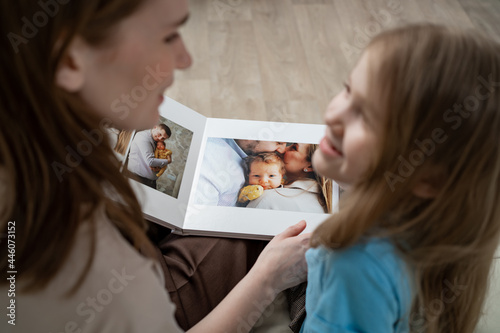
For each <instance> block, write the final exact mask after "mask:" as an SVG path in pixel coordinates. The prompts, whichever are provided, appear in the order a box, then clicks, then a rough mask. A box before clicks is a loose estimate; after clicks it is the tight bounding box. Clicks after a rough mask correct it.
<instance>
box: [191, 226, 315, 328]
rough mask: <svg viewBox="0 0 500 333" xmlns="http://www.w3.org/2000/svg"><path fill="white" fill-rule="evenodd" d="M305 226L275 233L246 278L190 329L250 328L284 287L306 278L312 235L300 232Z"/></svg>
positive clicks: (291, 285)
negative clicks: (306, 257)
mask: <svg viewBox="0 0 500 333" xmlns="http://www.w3.org/2000/svg"><path fill="white" fill-rule="evenodd" d="M305 227H306V222H305V221H300V222H299V223H297V224H296V225H293V226H291V227H289V228H288V229H286V230H285V231H283V232H282V233H281V234H279V235H277V236H276V237H274V238H273V240H272V241H271V242H269V244H268V245H267V246H266V248H265V249H264V251H262V253H261V254H260V256H259V258H258V259H257V262H256V263H255V265H254V266H253V267H252V269H251V270H250V272H248V274H247V275H246V276H245V277H244V278H243V280H241V281H240V283H238V284H237V285H236V287H234V289H233V290H232V291H231V292H230V293H229V295H227V296H226V298H224V300H222V302H220V303H219V305H217V307H216V308H215V309H214V310H213V311H212V312H210V314H209V315H208V316H206V317H205V318H204V319H203V320H202V321H200V322H199V323H198V324H196V326H194V327H193V328H192V329H190V330H189V332H192V333H195V332H196V333H198V332H248V331H250V329H251V328H252V326H253V325H254V324H255V322H256V321H257V320H258V319H259V318H260V316H261V314H262V312H263V311H264V310H265V309H266V307H267V306H269V304H271V302H272V301H273V300H274V298H275V297H276V295H277V294H278V293H279V292H280V291H282V290H284V289H286V288H289V287H293V286H295V285H297V284H299V283H300V282H303V281H305V279H306V275H307V266H306V260H305V252H306V250H307V249H308V248H309V238H310V236H311V234H304V235H299V234H300V233H301V232H302V231H304V229H305Z"/></svg>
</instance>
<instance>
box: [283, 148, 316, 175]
mask: <svg viewBox="0 0 500 333" xmlns="http://www.w3.org/2000/svg"><path fill="white" fill-rule="evenodd" d="M308 149H309V144H306V143H293V144H291V145H290V146H288V147H287V148H286V151H285V155H284V156H283V161H284V162H285V169H286V173H287V174H300V173H302V172H304V169H306V168H310V167H311V162H309V161H308V160H307V155H308Z"/></svg>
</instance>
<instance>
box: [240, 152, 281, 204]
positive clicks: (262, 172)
mask: <svg viewBox="0 0 500 333" xmlns="http://www.w3.org/2000/svg"><path fill="white" fill-rule="evenodd" d="M246 164H247V169H248V176H247V178H248V180H247V185H246V186H244V187H243V188H242V189H241V191H240V194H239V196H238V202H239V203H240V204H244V203H248V201H251V200H255V199H257V198H258V197H260V196H261V195H262V194H263V193H264V190H270V189H273V188H278V187H282V186H283V181H284V178H283V177H284V176H285V173H286V169H285V162H283V159H282V158H281V157H280V156H279V155H278V154H277V153H276V152H272V153H260V154H258V155H255V156H248V157H247V158H246Z"/></svg>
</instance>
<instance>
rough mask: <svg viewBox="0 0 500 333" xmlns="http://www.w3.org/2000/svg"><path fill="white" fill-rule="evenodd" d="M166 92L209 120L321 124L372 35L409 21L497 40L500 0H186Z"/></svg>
mask: <svg viewBox="0 0 500 333" xmlns="http://www.w3.org/2000/svg"><path fill="white" fill-rule="evenodd" d="M190 5H191V18H190V20H189V22H188V24H187V25H186V26H185V27H184V28H183V29H182V35H183V37H184V40H185V43H186V45H187V47H188V49H189V50H190V51H191V53H192V56H193V59H194V62H193V66H192V67H191V68H190V69H188V70H186V71H184V72H178V73H177V74H176V81H175V83H174V85H173V86H172V87H171V88H169V89H168V90H167V95H168V96H170V97H172V98H174V99H175V100H177V101H179V102H181V103H183V104H185V105H187V106H188V107H190V108H192V109H194V110H196V111H198V112H200V113H202V114H204V115H206V116H210V117H220V118H239V119H257V120H274V121H288V122H308V123H322V119H323V118H322V117H323V111H324V110H325V108H326V105H327V104H328V102H329V100H330V99H331V98H332V97H333V96H334V95H335V94H336V93H337V92H338V91H340V90H341V89H342V82H343V81H344V79H345V78H346V76H347V75H348V73H349V72H350V70H351V68H352V66H353V65H354V64H355V61H356V59H357V58H358V56H359V54H360V52H361V50H362V49H363V47H364V46H365V45H366V43H367V41H368V40H369V38H370V36H373V35H374V34H376V33H377V32H378V31H381V30H382V29H387V28H389V27H393V26H396V25H401V24H405V23H409V22H421V21H426V22H434V23H443V24H450V25H455V26H461V27H464V28H468V27H476V28H478V29H479V30H482V31H484V32H485V33H487V34H488V35H490V36H491V37H492V38H496V39H498V40H500V0H190Z"/></svg>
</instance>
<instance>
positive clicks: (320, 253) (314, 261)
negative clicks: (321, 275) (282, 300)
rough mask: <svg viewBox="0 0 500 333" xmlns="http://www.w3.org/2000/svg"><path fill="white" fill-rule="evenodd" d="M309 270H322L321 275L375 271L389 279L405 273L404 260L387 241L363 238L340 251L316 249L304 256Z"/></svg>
mask: <svg viewBox="0 0 500 333" xmlns="http://www.w3.org/2000/svg"><path fill="white" fill-rule="evenodd" d="M306 258H307V263H308V265H309V266H310V267H313V266H318V267H322V268H323V270H324V272H325V273H327V274H328V273H329V272H331V269H333V268H334V267H335V272H339V271H342V270H345V271H347V272H351V273H352V274H357V273H363V272H369V273H371V274H373V273H374V272H379V273H380V274H381V275H383V276H386V277H388V278H389V279H392V278H393V277H394V276H397V275H401V274H404V275H407V274H408V273H409V271H408V267H407V264H406V262H405V260H404V259H403V258H402V256H401V255H400V253H399V251H398V249H397V247H396V246H395V245H394V243H393V242H392V241H391V240H390V239H388V238H375V237H373V238H366V239H363V240H361V241H359V242H358V243H356V244H354V245H352V246H350V247H347V248H343V249H331V248H325V247H318V248H315V249H310V250H308V251H307V253H306Z"/></svg>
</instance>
